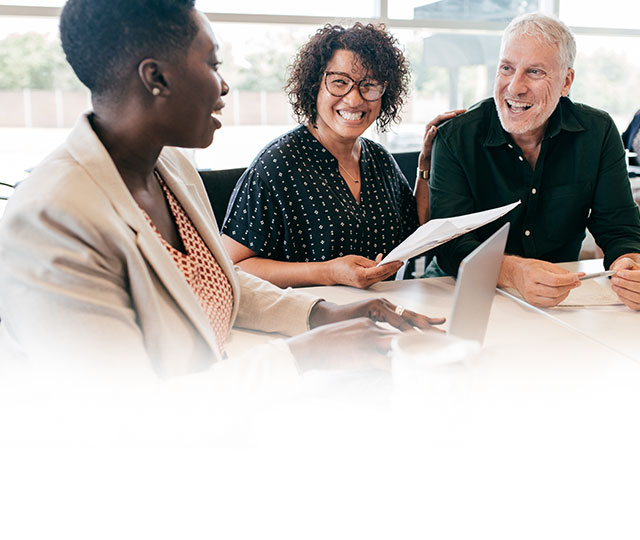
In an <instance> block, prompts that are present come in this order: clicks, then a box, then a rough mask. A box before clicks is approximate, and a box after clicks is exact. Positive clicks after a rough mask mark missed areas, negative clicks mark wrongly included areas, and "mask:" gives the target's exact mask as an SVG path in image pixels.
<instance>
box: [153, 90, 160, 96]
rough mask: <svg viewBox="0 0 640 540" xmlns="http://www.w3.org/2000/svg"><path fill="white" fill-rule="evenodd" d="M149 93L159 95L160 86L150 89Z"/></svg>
mask: <svg viewBox="0 0 640 540" xmlns="http://www.w3.org/2000/svg"><path fill="white" fill-rule="evenodd" d="M151 93H152V94H153V95H154V96H159V95H160V88H154V89H153V90H151Z"/></svg>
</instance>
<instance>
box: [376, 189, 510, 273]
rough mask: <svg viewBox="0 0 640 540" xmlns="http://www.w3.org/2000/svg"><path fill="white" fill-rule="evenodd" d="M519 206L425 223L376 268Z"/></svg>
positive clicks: (471, 228)
mask: <svg viewBox="0 0 640 540" xmlns="http://www.w3.org/2000/svg"><path fill="white" fill-rule="evenodd" d="M519 204H520V201H516V202H514V203H511V204H507V205H506V206H501V207H500V208H493V209H491V210H484V211H482V212H476V213H474V214H467V215H465V216H457V217H450V218H439V219H432V220H431V221H427V223H425V224H424V225H422V226H420V227H418V228H417V229H416V230H415V232H414V233H413V234H412V235H410V236H409V237H408V238H407V239H406V240H405V241H404V242H402V243H401V244H400V245H399V246H397V247H395V248H394V249H392V250H391V251H390V252H389V254H388V255H387V256H386V257H385V258H384V259H382V260H381V261H380V262H379V263H378V266H379V265H381V264H386V263H389V262H391V261H405V260H407V259H410V258H411V257H414V256H416V255H419V254H420V253H424V252H425V251H428V250H430V249H433V248H435V247H437V246H439V245H440V244H444V243H445V242H448V241H449V240H452V239H454V238H457V237H458V236H461V235H463V234H465V233H468V232H469V231H473V230H474V229H477V228H478V227H482V226H483V225H486V224H487V223H491V222H492V221H494V220H496V219H498V218H499V217H502V216H504V215H505V214H506V213H507V212H509V211H511V210H513V209H514V208H515V207H516V206H518V205H519Z"/></svg>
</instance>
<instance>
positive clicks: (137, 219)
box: [67, 115, 217, 353]
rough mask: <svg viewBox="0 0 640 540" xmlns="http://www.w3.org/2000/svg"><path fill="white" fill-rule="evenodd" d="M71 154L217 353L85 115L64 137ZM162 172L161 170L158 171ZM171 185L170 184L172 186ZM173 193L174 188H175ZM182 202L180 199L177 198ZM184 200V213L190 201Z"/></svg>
mask: <svg viewBox="0 0 640 540" xmlns="http://www.w3.org/2000/svg"><path fill="white" fill-rule="evenodd" d="M67 147H68V149H69V152H70V153H71V155H72V156H73V157H74V158H75V159H76V160H77V161H78V162H79V163H80V164H81V165H82V166H83V167H84V168H85V170H86V171H87V173H88V174H89V175H90V176H91V177H92V178H93V180H94V181H95V182H96V184H97V185H98V186H99V187H100V188H101V189H102V191H103V192H104V194H105V196H106V197H107V198H108V199H109V200H110V201H111V203H112V205H113V207H114V209H115V211H116V212H117V213H118V214H119V215H120V217H121V218H122V219H123V220H124V221H125V222H126V223H127V225H128V226H129V227H131V229H132V230H134V231H135V232H136V234H137V237H136V244H137V245H138V247H139V249H140V252H141V253H142V255H143V256H144V257H145V259H146V260H147V261H148V263H149V265H150V266H151V267H152V268H153V270H154V271H155V273H156V274H157V276H158V277H159V279H160V280H161V281H162V283H163V284H164V286H165V287H166V288H167V290H168V291H169V293H170V294H171V296H172V297H173V299H174V300H175V301H176V303H177V304H178V305H179V306H180V307H181V308H182V310H183V311H184V313H185V314H186V315H187V316H188V317H189V319H190V320H191V322H192V323H193V325H194V327H195V328H196V329H197V330H198V331H199V332H200V334H201V335H202V337H203V338H204V339H205V341H206V342H207V343H208V344H209V346H210V347H211V349H212V350H213V351H215V352H216V353H217V343H216V338H215V334H214V332H213V329H212V327H211V324H210V322H209V319H208V318H207V316H206V314H205V313H204V311H203V309H202V307H201V306H200V303H199V302H198V300H197V298H196V297H195V295H194V294H193V291H192V290H191V288H190V287H189V284H188V283H187V281H186V280H185V278H184V276H183V275H182V273H181V272H180V269H179V268H178V266H177V265H176V264H175V262H174V261H173V259H172V258H171V255H170V254H169V253H168V251H167V249H166V248H165V247H164V246H163V245H162V242H161V241H160V239H159V238H158V236H157V234H156V232H155V231H154V230H153V229H152V228H151V226H150V225H149V223H148V222H147V220H146V218H145V217H144V215H143V214H142V212H141V210H140V208H139V207H138V204H137V203H136V201H135V200H134V198H133V196H132V195H131V193H130V192H129V190H128V188H127V186H126V185H125V183H124V181H123V180H122V178H121V177H120V173H119V172H118V169H117V168H116V166H115V164H114V163H113V160H112V159H111V156H110V155H109V153H108V152H107V150H106V148H105V147H104V146H103V145H102V143H101V141H100V139H98V137H97V135H96V134H95V132H94V131H93V129H92V128H91V125H90V123H89V121H88V118H87V116H86V115H84V116H82V117H81V118H80V119H79V121H78V123H77V124H76V126H75V127H74V128H73V130H72V132H71V134H70V135H69V138H68V139H67ZM161 174H162V171H161ZM172 189H173V187H172ZM174 193H175V192H174ZM180 202H181V203H183V201H182V200H181V201H180ZM185 203H186V201H185V202H184V203H183V204H184V207H185V210H187V213H190V211H191V205H188V203H186V204H185ZM187 206H188V207H189V209H187Z"/></svg>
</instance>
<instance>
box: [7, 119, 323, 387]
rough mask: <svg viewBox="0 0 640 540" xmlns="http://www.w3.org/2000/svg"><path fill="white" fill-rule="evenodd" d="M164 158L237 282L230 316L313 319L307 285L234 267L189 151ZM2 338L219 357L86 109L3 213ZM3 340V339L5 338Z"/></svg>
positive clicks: (40, 346) (43, 351) (90, 355)
mask: <svg viewBox="0 0 640 540" xmlns="http://www.w3.org/2000/svg"><path fill="white" fill-rule="evenodd" d="M157 168H158V170H159V172H160V174H161V175H162V177H163V178H164V179H165V181H166V183H167V185H168V186H169V188H170V189H171V190H172V192H173V193H174V194H175V196H176V198H177V199H178V200H179V201H180V203H181V204H182V206H183V208H184V209H185V211H186V213H187V214H188V215H189V217H190V218H191V220H192V222H193V224H194V225H195V227H196V229H197V230H198V232H199V233H200V235H201V236H202V238H203V240H204V241H205V243H206V244H207V246H208V247H209V249H211V252H212V253H213V255H214V257H215V258H216V260H217V261H218V263H219V264H220V266H221V268H222V270H223V271H224V273H225V274H226V275H227V277H228V278H229V280H230V282H231V286H232V288H233V296H234V302H233V315H232V316H233V319H234V324H235V325H237V326H241V327H246V328H253V329H258V330H263V331H268V332H281V333H286V334H289V335H292V334H296V333H299V332H302V331H304V330H306V329H308V319H309V312H310V310H311V307H312V306H313V305H314V303H315V302H316V301H317V299H316V298H314V297H311V296H310V295H307V294H304V293H301V292H297V291H293V290H291V289H288V290H285V291H283V290H281V289H279V288H277V287H275V286H273V285H271V284H270V283H267V282H265V281H262V280H260V279H258V278H256V277H254V276H251V275H249V274H246V273H244V272H242V271H240V270H237V269H235V270H234V268H233V266H232V262H231V260H230V259H229V257H228V256H227V254H226V252H225V251H224V249H223V247H222V244H221V241H220V235H219V232H218V230H217V227H216V222H215V219H214V216H213V212H212V210H211V206H210V204H209V202H208V198H207V194H206V191H205V189H204V186H203V184H202V181H201V179H200V176H199V175H198V172H197V171H196V170H195V168H194V167H193V165H192V164H191V162H190V161H189V160H188V159H187V157H186V156H185V155H184V154H183V152H182V151H180V150H178V149H175V148H166V149H165V150H164V151H163V152H162V154H161V156H160V158H159V160H158V164H157ZM0 317H1V319H2V323H1V325H2V327H3V328H2V329H1V331H0V335H1V337H0V339H2V343H0V347H3V348H5V349H4V350H8V349H7V348H8V347H11V348H12V350H13V351H19V353H20V354H22V355H24V356H27V357H30V358H33V359H37V360H40V361H42V360H45V361H46V362H50V361H51V359H52V358H55V359H56V360H58V361H60V360H63V361H64V362H65V363H66V364H69V363H81V365H86V364H87V363H89V364H92V365H96V366H97V365H100V366H102V367H104V366H109V367H110V368H115V367H117V366H120V367H123V368H124V369H126V370H132V369H136V368H137V369H141V370H148V366H149V362H151V363H152V364H153V367H154V369H155V370H156V371H157V372H159V373H160V374H163V375H175V374H183V373H191V372H194V371H198V370H202V369H205V368H207V367H208V366H210V365H211V364H212V363H213V362H215V361H217V360H220V358H219V354H218V352H217V347H216V343H215V336H214V333H213V330H212V329H211V326H210V324H209V320H208V319H207V317H206V315H205V313H204V312H203V310H202V309H201V307H200V304H199V303H198V301H197V299H196V297H195V296H194V294H193V293H192V291H191V289H190V287H189V285H188V284H187V282H186V281H185V279H184V277H183V276H182V274H181V272H180V270H179V269H178V267H177V266H176V264H175V263H174V262H173V260H172V258H171V256H170V254H169V253H168V252H167V250H166V249H165V247H164V246H163V245H162V243H161V242H160V240H159V239H158V237H157V235H156V233H155V232H154V231H153V230H152V228H151V227H150V226H149V224H148V222H147V221H146V219H145V218H144V216H143V215H142V213H141V211H140V209H139V207H138V206H137V204H136V202H135V201H134V199H133V197H132V196H131V194H130V193H129V191H128V189H127V187H126V186H125V184H124V182H123V180H122V178H121V177H120V175H119V173H118V171H117V169H116V167H115V165H114V163H113V161H112V160H111V157H110V156H109V154H108V152H107V151H106V149H105V148H104V146H103V145H102V143H101V142H100V140H99V139H98V137H97V136H96V134H95V133H94V131H93V129H92V128H91V125H90V123H89V121H88V119H87V116H86V115H85V116H82V117H81V118H80V119H79V120H78V122H77V124H76V126H75V127H74V128H73V130H72V132H71V134H70V135H69V137H68V139H67V141H66V142H65V143H64V144H63V145H62V146H60V147H59V148H58V149H57V150H55V151H54V152H53V153H52V154H50V155H49V156H48V157H47V158H46V159H45V160H44V161H43V162H42V163H41V164H40V165H38V166H37V167H36V169H35V170H34V171H33V172H32V174H31V175H30V176H29V178H28V179H26V180H25V181H24V182H23V183H22V185H20V187H19V188H18V189H17V190H16V192H15V193H14V195H13V196H12V198H11V200H10V201H9V204H8V205H7V208H6V211H5V214H4V217H3V219H2V221H1V222H0ZM0 350H2V349H0Z"/></svg>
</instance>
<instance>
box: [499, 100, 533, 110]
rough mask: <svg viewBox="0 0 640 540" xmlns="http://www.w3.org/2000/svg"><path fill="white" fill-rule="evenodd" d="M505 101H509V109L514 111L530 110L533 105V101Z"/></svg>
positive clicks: (507, 101)
mask: <svg viewBox="0 0 640 540" xmlns="http://www.w3.org/2000/svg"><path fill="white" fill-rule="evenodd" d="M505 102H506V103H507V107H509V109H511V110H512V111H514V112H521V111H528V110H529V109H530V108H531V107H533V103H523V102H520V101H511V100H508V99H505Z"/></svg>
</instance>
